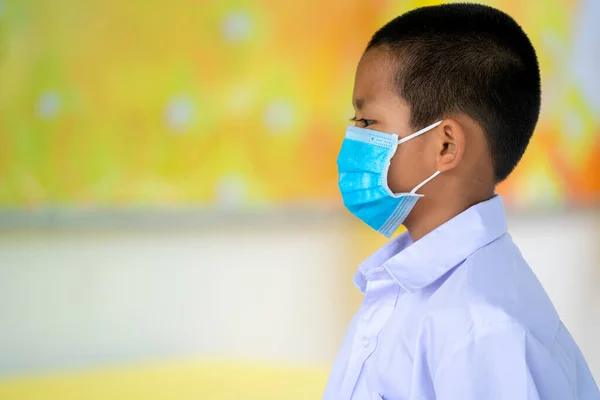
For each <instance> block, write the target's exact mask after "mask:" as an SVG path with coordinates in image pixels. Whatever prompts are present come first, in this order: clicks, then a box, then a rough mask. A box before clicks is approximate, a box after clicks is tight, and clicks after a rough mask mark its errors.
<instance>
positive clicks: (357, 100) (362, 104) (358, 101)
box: [354, 98, 365, 110]
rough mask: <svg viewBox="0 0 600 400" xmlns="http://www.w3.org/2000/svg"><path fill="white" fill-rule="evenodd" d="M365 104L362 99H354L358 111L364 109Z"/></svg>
mask: <svg viewBox="0 0 600 400" xmlns="http://www.w3.org/2000/svg"><path fill="white" fill-rule="evenodd" d="M364 104H365V99H361V98H358V99H354V107H355V108H356V109H357V110H360V109H362V108H363V106H364Z"/></svg>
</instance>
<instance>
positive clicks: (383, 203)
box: [337, 121, 442, 238]
mask: <svg viewBox="0 0 600 400" xmlns="http://www.w3.org/2000/svg"><path fill="white" fill-rule="evenodd" d="M441 123H442V121H439V122H436V123H435V124H433V125H430V126H428V127H426V128H424V129H421V130H420V131H418V132H415V133H413V134H412V135H409V136H407V137H405V138H403V139H402V140H398V135H391V134H388V133H383V132H377V131H374V130H371V129H363V128H357V127H354V126H349V127H348V130H347V131H346V137H345V138H344V142H343V143H342V149H341V150H340V154H339V156H338V159H337V165H338V172H339V182H338V183H339V187H340V191H341V192H342V199H343V200H344V205H345V206H346V207H347V208H348V210H350V212H351V213H352V214H354V215H355V216H356V217H358V218H359V219H360V220H362V221H363V222H365V223H366V224H367V225H369V226H370V227H371V228H373V229H375V230H376V231H377V232H379V233H381V234H383V235H384V236H386V237H388V238H389V237H390V236H392V234H393V233H394V232H395V231H396V230H397V229H398V227H399V226H400V225H402V222H404V220H405V219H406V217H407V216H408V214H409V213H410V211H411V210H412V209H413V207H414V206H415V204H416V203H417V200H419V198H420V197H422V196H423V195H421V194H416V192H417V190H419V189H420V188H421V187H422V186H423V185H425V184H426V183H427V182H429V181H430V180H432V179H433V178H435V177H436V176H437V175H438V174H439V173H440V171H437V172H435V173H434V174H433V175H431V176H430V177H429V178H427V179H425V180H424V181H423V182H421V183H420V184H419V185H417V186H416V187H415V188H414V189H413V190H411V192H410V193H396V194H394V193H392V191H391V190H390V188H389V187H388V183H387V175H388V169H389V167H390V160H391V159H392V156H393V155H394V153H396V148H397V147H398V145H399V144H402V143H404V142H407V141H409V140H410V139H413V138H415V137H417V136H419V135H421V134H423V133H425V132H427V131H429V130H431V129H433V128H435V127H436V126H438V125H439V124H441Z"/></svg>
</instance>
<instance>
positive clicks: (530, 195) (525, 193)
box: [520, 168, 561, 207]
mask: <svg viewBox="0 0 600 400" xmlns="http://www.w3.org/2000/svg"><path fill="white" fill-rule="evenodd" d="M520 186H521V195H522V196H520V197H521V201H520V203H521V205H522V206H524V207H532V206H533V205H536V206H541V207H550V206H556V205H558V204H559V203H560V202H561V195H560V192H559V190H558V185H557V183H556V182H555V181H554V180H553V179H552V177H551V176H550V175H549V173H548V171H546V170H544V169H541V168H540V169H535V170H533V171H531V172H530V173H529V174H528V175H527V176H526V177H525V178H523V180H522V182H521V185H520Z"/></svg>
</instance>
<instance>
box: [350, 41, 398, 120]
mask: <svg viewBox="0 0 600 400" xmlns="http://www.w3.org/2000/svg"><path fill="white" fill-rule="evenodd" d="M393 74H394V64H393V62H392V60H391V58H390V56H389V54H388V53H387V52H386V51H384V50H380V49H370V50H368V51H367V52H365V53H364V54H363V56H362V58H361V59H360V62H359V63H358V67H357V69H356V77H355V80H354V95H353V103H354V106H355V107H356V108H357V109H360V108H362V107H363V106H364V105H365V104H367V103H369V102H371V101H375V100H378V99H381V98H382V97H388V96H390V95H394V94H395V93H396V92H395V91H394V90H393V81H394V79H393V76H394V75H393Z"/></svg>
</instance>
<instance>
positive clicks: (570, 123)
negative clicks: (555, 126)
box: [562, 110, 585, 141]
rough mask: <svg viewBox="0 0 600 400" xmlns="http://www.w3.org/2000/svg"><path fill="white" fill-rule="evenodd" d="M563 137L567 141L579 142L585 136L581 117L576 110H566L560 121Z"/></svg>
mask: <svg viewBox="0 0 600 400" xmlns="http://www.w3.org/2000/svg"><path fill="white" fill-rule="evenodd" d="M562 125H563V126H562V132H563V136H565V138H567V139H569V140H575V141H577V140H580V139H582V138H583V137H584V136H585V123H584V121H583V117H582V116H581V114H579V113H578V112H577V111H576V110H568V111H567V112H566V113H565V116H564V118H563V121H562Z"/></svg>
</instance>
